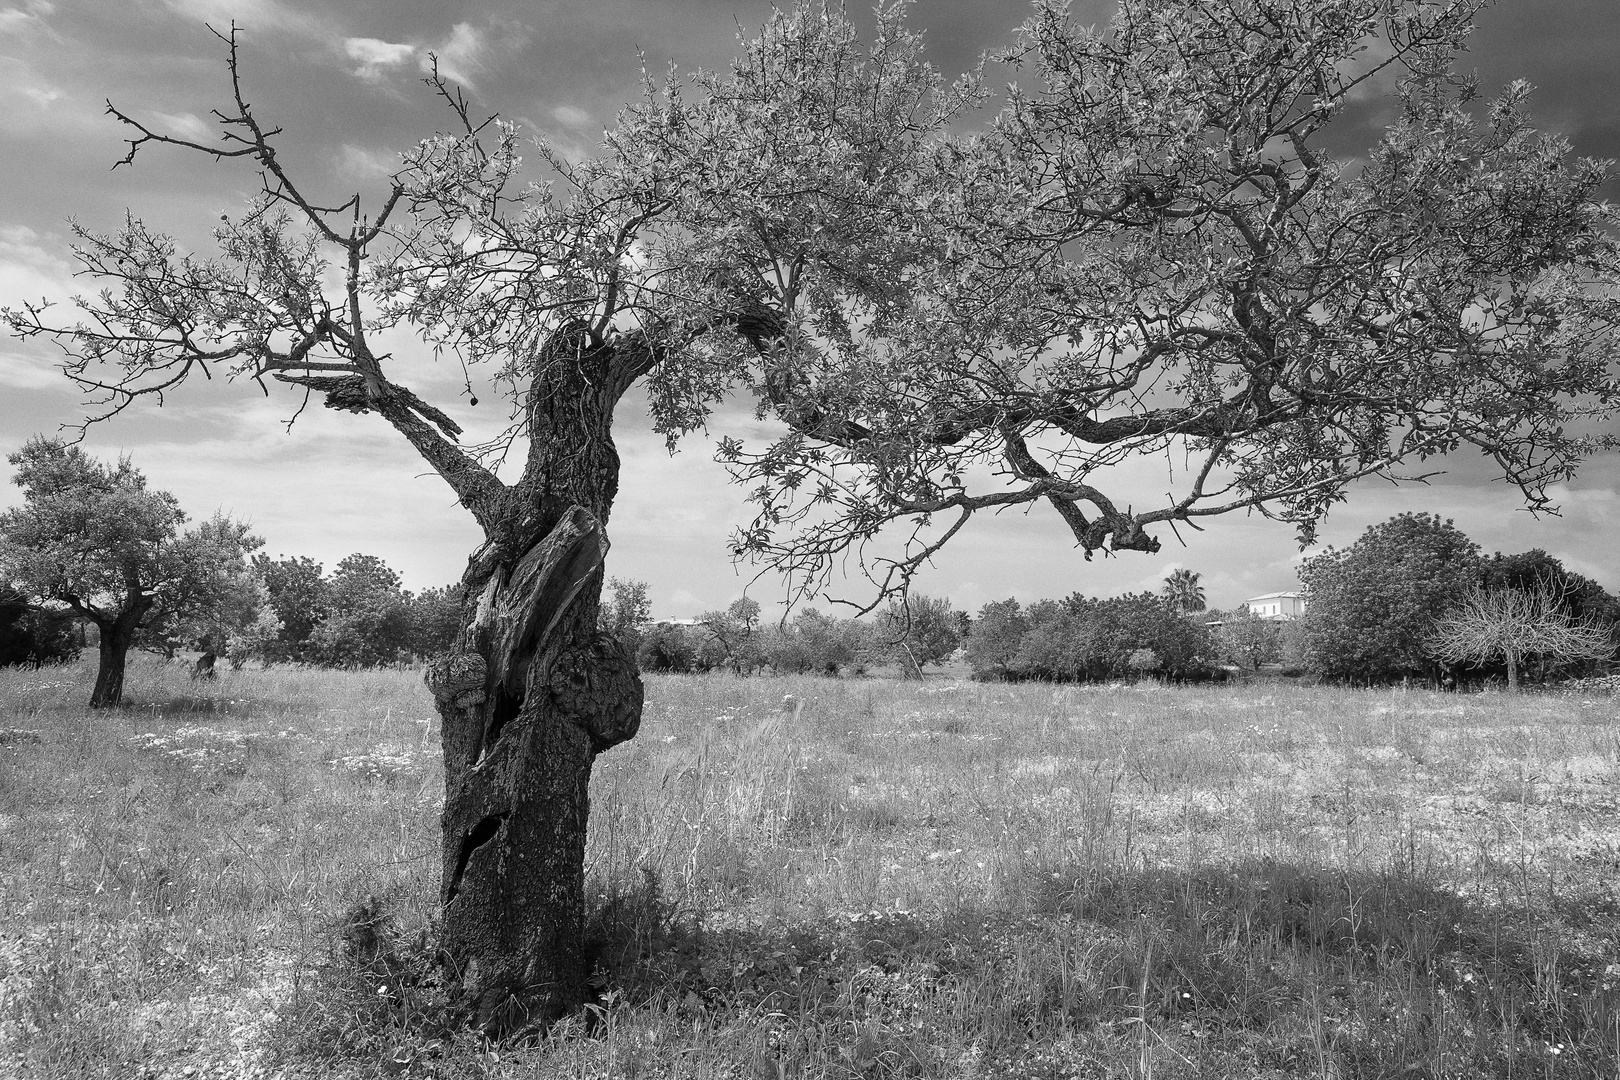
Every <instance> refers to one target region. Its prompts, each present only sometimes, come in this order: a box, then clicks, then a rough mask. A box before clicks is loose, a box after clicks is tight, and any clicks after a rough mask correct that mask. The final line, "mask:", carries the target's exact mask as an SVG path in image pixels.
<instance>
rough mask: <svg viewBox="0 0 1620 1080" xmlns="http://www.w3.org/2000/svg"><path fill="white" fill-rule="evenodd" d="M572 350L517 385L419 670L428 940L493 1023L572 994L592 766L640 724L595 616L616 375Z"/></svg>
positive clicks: (496, 1030)
mask: <svg viewBox="0 0 1620 1080" xmlns="http://www.w3.org/2000/svg"><path fill="white" fill-rule="evenodd" d="M576 346H577V343H576ZM576 352H577V355H576V356H574V357H573V358H572V359H573V360H574V362H573V363H570V364H568V365H550V366H549V367H548V369H543V370H548V371H549V374H548V379H547V381H546V382H543V383H540V382H537V384H536V387H535V389H534V391H533V393H532V394H531V400H530V402H529V436H530V453H529V460H528V463H527V467H526V469H525V471H524V476H523V479H522V480H521V481H520V482H519V483H518V484H516V485H514V486H513V487H512V488H508V489H504V492H505V494H504V495H503V497H504V498H506V499H507V500H508V505H507V506H506V507H505V509H504V511H503V512H502V513H500V514H498V515H493V518H494V519H496V520H497V521H498V526H499V527H498V528H495V529H490V528H488V527H487V526H486V531H488V532H490V533H491V537H490V541H489V543H487V544H486V545H485V546H484V548H483V549H482V550H481V551H480V552H479V553H478V554H477V555H475V556H474V557H473V560H472V564H471V565H470V566H469V568H468V571H467V575H466V576H465V578H464V579H463V585H464V587H465V590H466V594H465V595H466V605H467V608H466V610H467V616H468V618H467V622H466V624H465V626H466V630H465V632H464V633H463V635H462V638H461V640H460V642H459V645H458V648H457V650H456V651H455V652H453V653H452V654H451V655H449V656H447V657H444V658H441V659H440V660H438V661H436V662H435V663H434V664H432V665H430V667H429V670H428V672H427V682H428V685H429V687H430V688H431V689H432V691H433V694H434V699H435V702H436V704H437V707H438V710H439V714H440V716H441V718H442V720H443V744H444V763H445V803H444V815H443V829H444V852H443V858H444V863H443V876H442V878H441V892H440V899H441V901H442V903H443V906H444V939H443V943H442V944H443V947H444V950H445V952H446V954H447V957H448V961H449V964H450V967H451V969H452V975H453V978H454V979H455V980H456V982H457V984H458V997H459V1001H460V1003H461V1009H462V1011H463V1012H464V1013H465V1015H466V1018H467V1019H468V1020H469V1021H470V1022H471V1023H472V1024H473V1025H474V1026H476V1027H478V1028H480V1029H482V1030H483V1031H485V1032H487V1033H489V1034H491V1035H495V1036H500V1035H508V1034H511V1033H514V1032H517V1031H522V1030H524V1029H538V1028H540V1027H543V1026H544V1025H546V1024H549V1023H550V1022H551V1021H552V1020H555V1019H556V1018H557V1017H559V1016H561V1015H563V1014H564V1013H566V1012H568V1011H570V1010H571V1009H574V1008H577V1007H578V1006H579V1005H580V1003H581V1001H582V999H583V996H584V987H585V982H586V978H587V976H588V975H589V972H588V971H586V970H585V964H586V960H587V958H586V957H585V955H584V943H583V931H584V917H585V892H584V865H585V834H586V817H587V813H588V809H589V806H588V791H587V789H588V785H589V781H590V773H591V764H592V762H593V761H594V759H595V757H596V755H597V754H598V753H600V752H602V751H603V750H605V749H607V748H608V747H610V746H613V745H614V744H616V743H618V742H622V741H623V740H625V739H628V738H630V737H631V736H632V735H634V734H635V732H636V728H637V727H638V726H639V724H640V722H641V706H642V687H641V679H640V677H639V675H637V673H636V669H635V665H634V662H633V661H632V659H631V658H630V657H629V656H627V655H626V654H625V652H624V650H623V649H622V647H621V646H620V645H619V643H618V642H617V641H616V640H614V639H613V638H612V637H610V636H608V635H606V634H603V633H600V632H599V631H598V629H597V609H598V606H599V602H600V596H601V589H602V562H603V558H604V556H605V555H606V552H607V546H608V544H607V537H606V534H605V532H604V525H605V522H606V519H607V514H608V511H609V509H610V508H611V505H612V500H613V497H614V495H615V494H616V492H617V488H618V468H619V461H618V455H617V453H616V452H615V451H614V449H613V443H612V439H611V435H610V431H609V427H610V425H611V422H612V415H613V404H614V402H615V401H616V400H617V397H618V394H619V393H620V392H622V387H620V386H617V385H616V380H613V379H608V378H603V377H602V375H603V373H604V371H605V369H606V367H607V365H608V364H609V363H610V362H611V360H612V357H611V355H603V354H610V353H611V350H610V349H607V348H605V347H604V348H599V349H596V350H591V349H589V348H586V347H577V348H576ZM559 366H562V367H566V368H567V369H568V370H565V371H562V372H561V373H559V372H558V370H557V368H558V367H559ZM483 509H484V510H485V513H483V514H481V515H480V517H481V519H482V520H491V519H492V515H491V514H490V513H488V509H489V508H488V507H485V508H483Z"/></svg>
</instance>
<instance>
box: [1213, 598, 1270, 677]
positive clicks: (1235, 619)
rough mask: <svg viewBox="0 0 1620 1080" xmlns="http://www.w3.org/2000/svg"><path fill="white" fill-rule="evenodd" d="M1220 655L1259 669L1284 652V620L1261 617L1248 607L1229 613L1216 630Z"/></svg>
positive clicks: (1242, 665) (1246, 666)
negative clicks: (1280, 621) (1278, 620)
mask: <svg viewBox="0 0 1620 1080" xmlns="http://www.w3.org/2000/svg"><path fill="white" fill-rule="evenodd" d="M1215 640H1216V642H1217V644H1218V645H1219V648H1220V654H1221V659H1223V660H1225V661H1227V662H1228V663H1232V664H1237V665H1238V666H1240V667H1245V668H1249V669H1251V670H1253V671H1259V670H1260V665H1262V664H1271V663H1275V662H1276V661H1278V660H1279V659H1281V656H1282V624H1281V623H1279V622H1276V621H1273V620H1269V619H1262V618H1261V617H1260V616H1258V615H1256V614H1255V613H1254V612H1252V611H1250V610H1249V609H1248V608H1241V609H1239V610H1237V611H1234V612H1232V613H1231V614H1230V615H1227V616H1226V617H1225V618H1224V619H1223V620H1222V621H1221V625H1220V628H1219V629H1217V630H1216V631H1215Z"/></svg>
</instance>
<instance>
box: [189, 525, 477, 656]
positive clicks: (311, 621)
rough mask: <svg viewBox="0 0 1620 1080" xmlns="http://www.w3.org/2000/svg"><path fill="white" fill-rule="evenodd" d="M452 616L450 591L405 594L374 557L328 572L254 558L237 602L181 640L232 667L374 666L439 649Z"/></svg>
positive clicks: (304, 563) (451, 633) (449, 640)
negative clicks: (209, 650)
mask: <svg viewBox="0 0 1620 1080" xmlns="http://www.w3.org/2000/svg"><path fill="white" fill-rule="evenodd" d="M460 613H461V607H460V596H459V594H458V593H456V592H455V590H454V589H453V588H452V587H445V588H439V589H423V590H422V591H421V592H418V593H412V592H410V591H409V590H407V589H405V588H403V587H402V584H401V581H400V577H399V574H398V573H396V572H395V571H394V570H393V568H391V567H390V566H389V565H388V564H387V563H386V562H384V561H383V560H382V559H380V558H378V557H377V556H375V555H362V554H358V553H357V554H354V555H349V556H347V557H346V558H344V559H342V560H341V561H339V562H338V564H337V566H336V567H335V568H334V569H333V571H332V573H331V574H326V573H325V571H324V568H323V567H322V565H321V564H320V563H318V562H315V561H314V560H313V559H310V558H308V557H307V556H291V557H289V556H283V557H281V558H278V559H272V558H270V557H269V556H267V555H256V556H254V557H253V560H252V563H251V564H250V566H249V569H248V574H247V587H246V588H245V589H244V590H243V593H242V595H241V598H240V601H239V603H237V604H236V605H234V606H232V607H231V608H229V609H227V611H226V612H224V613H223V615H224V617H223V618H222V619H220V620H219V621H218V622H216V623H214V624H213V625H207V626H198V627H194V628H192V630H191V633H190V634H189V635H188V636H189V638H190V640H191V642H192V644H193V647H198V648H204V647H207V648H212V649H214V650H215V651H217V652H219V653H220V654H221V655H224V656H227V657H229V658H230V660H231V661H232V662H233V663H241V662H243V661H246V660H258V661H260V662H262V663H265V664H277V663H303V664H315V665H318V666H321V667H341V668H362V667H379V666H382V665H386V664H401V663H412V662H415V661H419V660H424V659H427V658H429V657H432V656H436V655H438V654H439V653H442V652H445V651H447V650H448V649H449V648H450V646H451V645H452V644H453V643H454V641H455V636H456V630H457V627H458V624H459V622H460Z"/></svg>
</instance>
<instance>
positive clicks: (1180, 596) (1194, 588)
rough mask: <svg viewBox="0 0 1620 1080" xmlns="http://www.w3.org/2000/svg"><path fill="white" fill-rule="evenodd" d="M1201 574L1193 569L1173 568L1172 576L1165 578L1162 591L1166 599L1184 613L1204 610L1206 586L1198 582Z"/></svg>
mask: <svg viewBox="0 0 1620 1080" xmlns="http://www.w3.org/2000/svg"><path fill="white" fill-rule="evenodd" d="M1201 576H1202V575H1201V574H1198V573H1196V572H1194V571H1192V570H1172V571H1171V572H1170V576H1169V577H1167V578H1165V579H1164V588H1163V589H1162V590H1161V591H1162V592H1163V594H1164V597H1165V599H1166V600H1169V601H1170V603H1172V604H1174V605H1175V606H1176V607H1177V608H1179V609H1180V610H1181V612H1182V614H1191V613H1192V612H1194V611H1203V610H1204V587H1203V586H1202V585H1200V584H1198V579H1199V578H1200V577H1201Z"/></svg>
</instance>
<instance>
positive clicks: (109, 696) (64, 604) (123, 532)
mask: <svg viewBox="0 0 1620 1080" xmlns="http://www.w3.org/2000/svg"><path fill="white" fill-rule="evenodd" d="M9 460H10V461H11V463H12V464H13V465H15V466H16V467H17V475H16V478H15V481H16V483H17V485H18V486H19V487H21V488H22V489H23V492H24V495H23V505H22V506H20V507H18V508H16V509H14V510H10V511H7V512H6V513H5V514H0V578H5V579H10V580H11V581H12V582H14V583H15V584H16V586H17V588H18V589H19V590H21V591H22V592H23V593H24V594H26V595H27V596H28V597H29V598H30V599H31V600H33V601H34V602H35V603H40V604H49V605H52V606H55V607H59V608H66V609H68V610H70V611H72V612H73V613H74V614H76V615H79V616H82V617H83V618H85V619H88V620H89V621H90V622H92V623H94V624H95V625H96V628H97V630H99V631H100V638H101V642H100V664H99V666H98V667H97V670H96V684H95V688H94V689H93V690H92V691H91V694H90V705H91V706H92V707H93V708H101V707H105V706H115V705H118V704H119V703H120V702H121V701H122V700H123V695H124V666H125V663H126V660H127V658H128V655H129V649H130V646H131V645H132V644H133V643H134V641H135V637H136V635H137V634H138V633H139V632H140V631H142V630H150V629H152V628H154V627H163V626H172V625H174V624H175V623H176V622H177V621H179V620H182V619H186V618H195V617H198V616H199V615H202V614H204V613H206V612H209V611H212V610H214V609H215V608H217V606H218V605H219V604H220V603H221V602H222V600H223V599H224V598H225V597H227V596H229V595H230V594H231V592H232V589H233V586H234V585H235V583H236V582H237V581H238V580H239V579H240V578H241V577H243V576H244V575H245V574H246V573H247V564H246V562H245V558H246V555H247V553H248V552H250V551H252V550H253V549H254V548H256V547H258V546H259V539H258V538H257V537H255V536H252V535H250V534H249V533H248V527H247V526H246V525H245V524H243V523H241V522H237V521H232V520H231V519H230V518H227V517H225V516H223V515H215V516H214V517H213V518H210V519H209V520H207V521H203V522H200V523H198V524H197V525H196V526H194V527H193V528H191V529H187V530H184V531H182V530H181V526H182V525H183V524H185V521H186V515H185V513H184V512H183V511H181V509H180V504H179V503H178V502H177V501H176V500H175V497H174V496H173V495H170V494H169V493H168V492H166V491H151V490H148V488H147V486H146V478H145V477H144V476H142V475H141V474H140V472H139V470H137V469H136V468H135V466H134V465H132V464H130V461H129V459H128V458H121V459H120V460H119V462H118V464H117V465H115V466H110V467H109V466H106V465H102V464H100V463H98V462H97V461H95V460H94V459H92V458H91V457H90V456H89V455H88V454H86V453H85V452H84V451H83V450H81V449H79V448H78V447H77V446H66V445H64V444H62V443H61V442H58V441H55V440H52V439H45V438H34V439H31V440H30V441H29V442H28V443H27V445H25V446H24V447H23V448H22V449H21V450H19V451H17V452H16V453H14V454H12V455H11V456H10V459H9Z"/></svg>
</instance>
